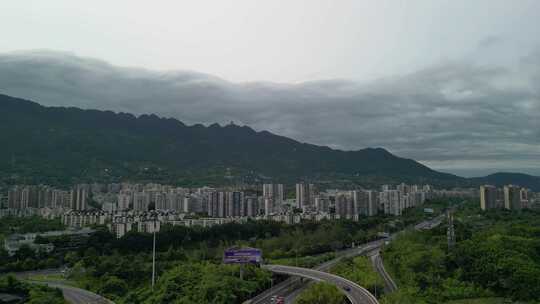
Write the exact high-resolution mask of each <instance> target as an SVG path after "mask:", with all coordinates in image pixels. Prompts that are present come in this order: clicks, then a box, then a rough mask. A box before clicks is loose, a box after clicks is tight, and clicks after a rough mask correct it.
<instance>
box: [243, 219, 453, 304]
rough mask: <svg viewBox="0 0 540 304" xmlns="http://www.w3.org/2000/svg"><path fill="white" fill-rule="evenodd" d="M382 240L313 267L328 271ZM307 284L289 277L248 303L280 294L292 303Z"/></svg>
mask: <svg viewBox="0 0 540 304" xmlns="http://www.w3.org/2000/svg"><path fill="white" fill-rule="evenodd" d="M443 218H444V215H440V216H437V217H435V218H433V219H431V220H426V221H423V222H421V223H419V224H417V225H415V226H414V229H416V230H422V229H431V228H434V227H436V226H438V225H440V224H441V221H442V219H443ZM398 234H399V232H398V233H395V234H393V235H391V236H390V237H389V238H387V239H386V241H391V240H393V239H394V238H395V237H397V235H398ZM384 242H385V240H378V241H374V242H370V243H367V244H364V245H362V246H359V247H357V248H352V249H347V250H345V251H343V252H340V255H339V257H337V258H336V259H334V260H331V261H328V262H326V263H324V264H322V265H319V266H318V267H315V268H313V269H316V270H320V271H328V270H329V269H330V268H331V267H333V266H334V265H336V264H337V263H339V262H340V261H341V259H342V258H344V257H354V256H358V255H362V254H366V253H367V252H370V251H373V250H378V249H380V248H381V247H382V245H383V244H384ZM308 284H309V282H303V281H301V280H300V279H299V278H295V277H291V278H289V279H287V280H285V281H283V282H281V283H279V284H276V285H274V286H273V287H272V288H270V289H267V290H265V291H264V292H262V293H260V294H259V295H257V296H255V297H254V298H252V299H251V301H250V302H249V303H250V304H267V303H270V299H271V298H272V296H281V297H283V298H285V303H286V304H292V303H294V300H295V299H296V297H297V296H298V295H299V294H300V293H301V292H302V291H303V290H305V289H306V288H307V287H308Z"/></svg>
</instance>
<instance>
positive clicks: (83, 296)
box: [15, 269, 114, 304]
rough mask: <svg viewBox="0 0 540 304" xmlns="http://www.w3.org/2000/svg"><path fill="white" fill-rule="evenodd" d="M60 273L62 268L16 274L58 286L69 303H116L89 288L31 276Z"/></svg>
mask: <svg viewBox="0 0 540 304" xmlns="http://www.w3.org/2000/svg"><path fill="white" fill-rule="evenodd" d="M59 273H60V270H58V269H48V270H40V271H27V272H19V273H15V276H16V277H17V278H18V279H21V280H24V281H26V282H28V283H33V284H44V285H47V286H49V287H52V288H58V289H60V290H62V294H63V295H64V299H65V300H66V301H67V302H68V303H71V304H114V302H112V301H110V300H108V299H105V298H104V297H102V296H100V295H98V294H96V293H93V292H91V291H88V290H84V289H81V288H77V287H73V286H69V285H66V284H62V282H55V281H41V280H40V281H34V280H32V278H31V277H32V276H36V275H53V274H59Z"/></svg>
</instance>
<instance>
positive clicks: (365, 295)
mask: <svg viewBox="0 0 540 304" xmlns="http://www.w3.org/2000/svg"><path fill="white" fill-rule="evenodd" d="M261 267H262V268H264V269H266V270H269V271H271V272H274V273H279V274H286V275H292V276H299V277H303V278H307V279H310V280H315V281H319V282H327V283H330V284H334V285H336V286H337V287H338V289H339V290H341V291H342V292H343V293H344V294H345V295H346V296H347V298H348V299H349V300H350V301H351V303H352V304H379V301H377V298H375V297H374V296H373V295H372V294H371V293H370V292H369V291H367V289H365V288H363V287H362V286H360V285H358V284H356V283H354V282H352V281H350V280H347V279H345V278H342V277H340V276H337V275H334V274H330V273H327V272H323V271H319V270H315V269H309V268H301V267H293V266H282V265H263V266H261Z"/></svg>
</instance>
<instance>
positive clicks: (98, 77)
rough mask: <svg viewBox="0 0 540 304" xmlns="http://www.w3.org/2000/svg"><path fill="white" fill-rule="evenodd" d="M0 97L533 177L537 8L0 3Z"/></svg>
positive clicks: (249, 0) (538, 163)
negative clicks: (228, 126)
mask: <svg viewBox="0 0 540 304" xmlns="http://www.w3.org/2000/svg"><path fill="white" fill-rule="evenodd" d="M86 5H88V6H86ZM0 93H5V94H10V95H15V96H19V97H25V98H30V99H32V100H35V101H37V102H40V103H42V104H45V105H70V106H79V107H83V108H98V109H109V110H115V111H128V112H133V113H136V114H142V113H149V112H152V113H156V114H159V115H163V116H168V117H175V118H178V119H180V120H182V121H184V122H186V123H199V122H200V123H206V124H209V123H212V122H219V123H226V122H228V121H231V120H233V121H235V122H237V123H239V124H248V125H250V126H252V127H253V128H255V129H257V130H263V129H266V130H270V131H272V132H274V133H278V134H282V135H286V136H290V137H293V138H295V139H297V140H300V141H306V142H311V143H316V144H322V145H329V146H332V147H334V148H340V149H351V150H354V149H360V148H364V147H368V146H369V147H384V148H387V149H388V150H390V151H391V152H393V153H395V154H397V155H399V156H404V157H409V158H414V159H416V160H419V161H421V162H423V163H424V164H427V165H429V166H431V167H433V168H436V169H441V170H445V171H449V172H454V173H459V174H462V175H480V174H485V173H490V172H493V171H499V170H504V171H520V172H529V173H534V174H540V1H536V0H531V1H525V0H518V1H506V0H505V1H495V0H489V1H432V0H430V1H360V0H351V1H348V0H340V1H334V0H332V1H331V0H328V1H322V0H305V1H300V0H287V1H278V0H272V1H254V0H246V1H240V0H234V1H201V0H197V1H178V0H177V1H118V0H115V1H91V2H88V1H73V0H61V1H60V0H48V1H15V0H13V1H11V0H2V4H1V7H0Z"/></svg>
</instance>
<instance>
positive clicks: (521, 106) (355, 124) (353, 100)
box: [0, 52, 540, 169]
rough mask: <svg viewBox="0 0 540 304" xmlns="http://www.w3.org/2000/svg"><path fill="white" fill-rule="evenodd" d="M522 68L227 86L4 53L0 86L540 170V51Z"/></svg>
mask: <svg viewBox="0 0 540 304" xmlns="http://www.w3.org/2000/svg"><path fill="white" fill-rule="evenodd" d="M520 64H521V65H520V66H519V67H516V68H515V69H511V68H498V67H486V66H475V65H471V64H468V63H466V62H448V63H446V64H441V65H438V66H433V67H431V68H428V69H424V70H421V71H417V72H415V73H411V74H408V75H404V76H400V77H394V78H386V79H381V80H377V81H373V82H371V83H364V84H359V83H355V82H350V81H346V80H329V81H316V82H306V83H300V84H275V83H255V82H253V83H231V82H228V81H225V80H222V79H219V78H216V77H213V76H210V75H206V74H201V73H195V72H186V71H170V72H155V71H148V70H143V69H135V68H124V67H117V66H113V65H110V64H108V63H106V62H103V61H99V60H95V59H89V58H81V57H77V56H75V55H72V54H68V53H57V52H23V53H10V54H3V55H0V92H1V93H5V94H8V95H14V96H18V97H24V98H28V99H32V100H35V101H38V102H40V103H42V104H44V105H57V106H77V107H82V108H96V109H106V110H114V111H123V112H131V113H135V114H143V113H156V114H159V115H161V116H167V117H175V118H178V119H179V120H181V121H183V122H185V123H187V124H194V123H206V124H210V123H213V122H218V123H228V122H229V121H234V122H236V123H239V124H246V125H250V126H252V127H253V128H255V129H257V130H263V129H265V130H270V131H272V132H274V133H277V134H281V135H285V136H290V137H293V138H295V139H298V140H301V141H306V142H311V143H316V144H321V145H329V146H332V147H335V148H341V149H359V148H363V147H385V148H387V149H389V150H390V151H392V152H394V153H396V154H398V155H400V156H405V157H410V158H414V159H417V160H421V161H424V162H425V163H427V164H432V165H434V166H435V167H449V168H451V167H456V168H462V169H463V168H469V167H471V166H472V167H477V168H512V167H515V168H536V169H538V168H539V167H540V54H533V55H530V56H527V57H525V58H524V59H523V60H522V62H521V63H520Z"/></svg>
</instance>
